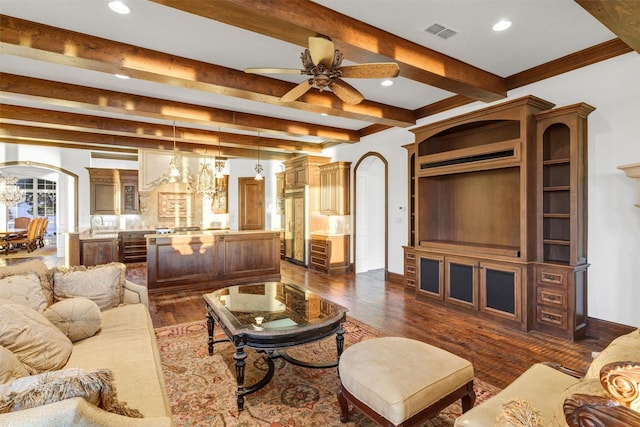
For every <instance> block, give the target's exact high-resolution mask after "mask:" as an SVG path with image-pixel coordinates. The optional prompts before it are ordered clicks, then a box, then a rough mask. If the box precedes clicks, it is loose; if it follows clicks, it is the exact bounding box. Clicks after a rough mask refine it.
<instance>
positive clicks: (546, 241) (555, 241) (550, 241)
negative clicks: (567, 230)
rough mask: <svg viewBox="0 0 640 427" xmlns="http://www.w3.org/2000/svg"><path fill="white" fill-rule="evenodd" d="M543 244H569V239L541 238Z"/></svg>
mask: <svg viewBox="0 0 640 427" xmlns="http://www.w3.org/2000/svg"><path fill="white" fill-rule="evenodd" d="M543 242H544V244H545V245H558V246H570V245H571V242H570V241H569V240H551V239H545V240H543Z"/></svg>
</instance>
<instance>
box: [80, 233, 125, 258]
mask: <svg viewBox="0 0 640 427" xmlns="http://www.w3.org/2000/svg"><path fill="white" fill-rule="evenodd" d="M114 261H119V259H118V238H117V235H110V234H109V235H104V236H101V237H91V238H82V237H81V238H80V264H81V265H86V266H92V265H100V264H108V263H110V262H114Z"/></svg>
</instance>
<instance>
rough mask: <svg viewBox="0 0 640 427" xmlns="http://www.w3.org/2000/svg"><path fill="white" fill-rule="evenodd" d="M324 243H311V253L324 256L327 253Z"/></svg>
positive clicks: (326, 246) (327, 247)
mask: <svg viewBox="0 0 640 427" xmlns="http://www.w3.org/2000/svg"><path fill="white" fill-rule="evenodd" d="M328 249H329V246H328V245H327V244H326V242H313V241H312V242H311V252H314V253H316V254H324V255H326V254H327V253H328V252H329V250H328Z"/></svg>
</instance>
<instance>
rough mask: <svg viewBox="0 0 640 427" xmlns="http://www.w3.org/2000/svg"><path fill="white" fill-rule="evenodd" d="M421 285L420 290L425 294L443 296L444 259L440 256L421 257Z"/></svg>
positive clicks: (440, 297)
mask: <svg viewBox="0 0 640 427" xmlns="http://www.w3.org/2000/svg"><path fill="white" fill-rule="evenodd" d="M419 260H420V262H419V266H420V268H419V281H418V283H419V286H418V291H419V292H422V293H423V294H425V295H428V296H432V297H437V298H438V299H442V298H443V292H442V288H443V274H442V273H443V272H442V262H443V259H442V258H439V257H434V258H427V257H423V256H420V257H419Z"/></svg>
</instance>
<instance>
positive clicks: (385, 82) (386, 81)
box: [380, 79, 393, 86]
mask: <svg viewBox="0 0 640 427" xmlns="http://www.w3.org/2000/svg"><path fill="white" fill-rule="evenodd" d="M392 84H393V80H389V79H386V80H383V81H382V82H381V83H380V85H381V86H391V85H392Z"/></svg>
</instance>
